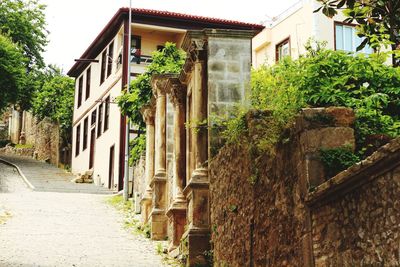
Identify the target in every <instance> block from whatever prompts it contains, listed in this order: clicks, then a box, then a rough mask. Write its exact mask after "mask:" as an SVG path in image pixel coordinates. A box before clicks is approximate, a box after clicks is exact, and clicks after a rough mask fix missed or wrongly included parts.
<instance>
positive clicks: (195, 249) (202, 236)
mask: <svg viewBox="0 0 400 267" xmlns="http://www.w3.org/2000/svg"><path fill="white" fill-rule="evenodd" d="M183 239H184V240H185V242H183V244H182V245H181V246H185V247H181V251H182V252H183V253H185V252H186V253H187V262H186V266H208V265H207V264H208V261H207V258H206V252H208V251H209V250H210V249H211V245H210V231H209V230H208V229H196V228H191V229H189V230H188V231H187V232H185V234H184V237H183Z"/></svg>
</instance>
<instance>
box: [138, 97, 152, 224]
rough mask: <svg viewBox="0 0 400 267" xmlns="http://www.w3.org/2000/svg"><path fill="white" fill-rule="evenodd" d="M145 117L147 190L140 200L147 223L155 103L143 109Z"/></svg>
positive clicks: (149, 206)
mask: <svg viewBox="0 0 400 267" xmlns="http://www.w3.org/2000/svg"><path fill="white" fill-rule="evenodd" d="M141 112H142V115H143V119H144V121H145V122H146V167H145V168H146V169H145V185H146V191H145V193H144V195H143V197H142V199H141V201H140V204H141V206H142V222H143V223H144V224H146V223H147V222H148V220H149V216H150V212H151V209H152V205H151V203H152V195H153V194H152V188H151V181H152V179H153V176H154V142H155V135H154V116H155V114H154V113H155V103H154V101H152V103H151V104H150V105H148V106H145V107H144V108H142V110H141Z"/></svg>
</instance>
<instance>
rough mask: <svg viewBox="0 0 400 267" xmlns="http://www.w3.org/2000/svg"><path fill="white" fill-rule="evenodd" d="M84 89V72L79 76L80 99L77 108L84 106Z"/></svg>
mask: <svg viewBox="0 0 400 267" xmlns="http://www.w3.org/2000/svg"><path fill="white" fill-rule="evenodd" d="M82 91H83V74H82V75H81V76H80V77H79V78H78V99H77V108H79V107H80V106H82V93H83V92H82Z"/></svg>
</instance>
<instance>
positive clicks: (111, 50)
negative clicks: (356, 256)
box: [107, 41, 114, 78]
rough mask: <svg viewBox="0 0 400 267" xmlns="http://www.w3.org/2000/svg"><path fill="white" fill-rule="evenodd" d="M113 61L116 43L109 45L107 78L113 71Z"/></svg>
mask: <svg viewBox="0 0 400 267" xmlns="http://www.w3.org/2000/svg"><path fill="white" fill-rule="evenodd" d="M113 59H114V41H112V42H111V43H110V44H109V45H108V54H107V78H108V77H109V76H110V75H111V73H112V69H113Z"/></svg>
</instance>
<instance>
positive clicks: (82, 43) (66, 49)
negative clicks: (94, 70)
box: [41, 0, 299, 73]
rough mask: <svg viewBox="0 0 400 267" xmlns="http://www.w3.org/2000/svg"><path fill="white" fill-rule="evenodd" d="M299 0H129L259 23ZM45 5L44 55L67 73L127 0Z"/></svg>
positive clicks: (63, 0) (64, 0)
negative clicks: (46, 44)
mask: <svg viewBox="0 0 400 267" xmlns="http://www.w3.org/2000/svg"><path fill="white" fill-rule="evenodd" d="M298 1H299V0H279V1H277V0H246V1H235V0H197V1H194V0H192V1H190V0H142V1H138V0H132V7H138V8H148V9H156V10H167V11H174V12H179V13H186V14H192V15H201V16H208V17H216V18H224V19H233V20H239V21H244V22H253V23H260V22H263V21H266V20H268V19H270V18H272V17H274V16H277V15H279V14H280V13H281V12H283V11H285V10H286V9H287V8H289V7H290V6H292V5H293V4H295V3H296V2H298ZM41 3H43V4H45V5H47V8H46V19H47V29H48V30H49V32H50V33H49V41H50V42H49V44H48V46H47V49H46V52H45V54H44V58H45V61H46V63H47V64H56V65H57V66H59V67H61V68H62V69H63V71H64V73H66V72H67V71H68V70H69V69H70V68H71V67H72V65H73V64H74V59H75V58H79V57H80V56H81V55H82V54H83V52H84V51H85V50H86V48H87V47H88V46H89V45H90V44H91V42H92V41H93V40H94V39H95V38H96V36H97V35H98V33H99V32H100V31H101V30H102V29H103V28H104V26H105V25H106V24H107V22H108V21H109V20H110V19H111V18H112V17H113V15H114V14H115V13H116V12H117V10H118V9H119V8H120V7H129V0H41Z"/></svg>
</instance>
